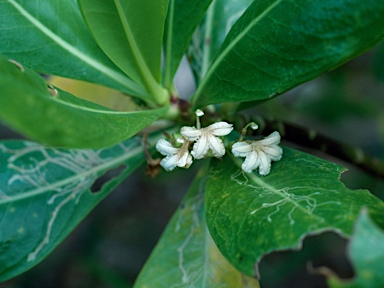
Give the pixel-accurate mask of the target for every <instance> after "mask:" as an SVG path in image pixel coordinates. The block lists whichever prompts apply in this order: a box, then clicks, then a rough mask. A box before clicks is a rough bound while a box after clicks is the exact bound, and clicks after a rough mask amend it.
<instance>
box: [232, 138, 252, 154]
mask: <svg viewBox="0 0 384 288" xmlns="http://www.w3.org/2000/svg"><path fill="white" fill-rule="evenodd" d="M251 151H252V145H251V144H249V143H247V142H245V141H242V142H236V143H235V144H233V145H232V154H233V155H235V157H246V156H247V154H248V153H250V152H251Z"/></svg>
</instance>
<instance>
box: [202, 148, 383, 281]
mask: <svg viewBox="0 0 384 288" xmlns="http://www.w3.org/2000/svg"><path fill="white" fill-rule="evenodd" d="M213 164H214V165H213V166H212V167H211V169H210V173H209V176H208V178H207V192H206V193H207V194H206V210H207V216H206V217H207V224H208V228H209V230H210V232H211V235H212V238H213V239H214V240H215V242H216V244H217V246H218V247H219V249H220V251H221V252H222V253H223V255H224V256H225V257H226V258H227V259H229V261H230V262H231V263H232V264H233V265H234V266H235V267H236V268H238V269H239V270H240V271H243V272H244V273H246V274H247V275H255V273H256V274H257V264H258V263H259V261H260V260H261V258H262V256H263V255H265V254H266V253H270V252H272V251H276V250H284V249H293V248H298V247H300V246H301V241H302V240H303V238H304V237H305V236H306V235H308V234H312V235H313V234H315V233H320V232H323V231H335V232H338V233H341V234H343V235H350V234H351V232H352V227H353V224H354V221H355V219H356V218H357V215H358V213H359V211H360V208H361V207H362V206H366V207H367V208H368V209H369V210H370V212H371V214H372V215H374V217H375V219H378V221H380V222H381V223H383V221H384V217H383V216H384V204H383V202H382V201H381V200H379V199H377V198H376V197H374V196H373V195H372V194H370V193H369V192H368V191H365V190H354V191H352V190H349V189H347V188H346V187H345V186H344V185H343V184H342V183H341V182H339V177H340V173H341V172H342V171H343V170H344V169H343V168H342V167H341V166H339V165H336V164H333V163H330V162H327V161H325V160H321V159H318V158H316V157H314V156H311V155H308V154H305V153H302V152H299V151H295V150H293V149H288V148H285V149H284V155H283V158H282V160H280V161H279V162H276V163H273V166H272V171H271V173H270V174H269V175H268V176H265V177H261V176H259V175H258V174H256V173H249V174H248V173H244V172H242V170H241V169H240V168H239V167H240V166H241V160H239V159H238V158H234V157H233V156H232V155H231V156H227V157H225V158H224V160H223V161H215V162H214V163H213ZM255 264H256V271H255Z"/></svg>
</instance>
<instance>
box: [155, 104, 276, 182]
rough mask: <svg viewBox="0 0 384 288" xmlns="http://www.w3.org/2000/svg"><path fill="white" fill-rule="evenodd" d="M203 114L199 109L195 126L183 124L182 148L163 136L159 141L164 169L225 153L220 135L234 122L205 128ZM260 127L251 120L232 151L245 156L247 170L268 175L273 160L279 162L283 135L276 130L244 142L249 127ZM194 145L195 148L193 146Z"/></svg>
mask: <svg viewBox="0 0 384 288" xmlns="http://www.w3.org/2000/svg"><path fill="white" fill-rule="evenodd" d="M203 115H204V113H203V112H202V111H201V110H197V111H196V116H197V117H196V127H187V126H186V127H182V128H181V130H180V134H181V137H180V138H178V139H177V142H178V143H179V144H181V146H180V147H178V148H177V147H174V146H173V145H172V144H171V143H170V142H168V141H167V140H164V139H160V140H159V141H158V142H157V144H156V149H157V150H158V151H159V152H160V153H161V154H162V155H164V156H166V157H165V158H164V159H163V160H161V162H160V165H161V166H163V167H164V169H165V170H167V171H171V170H173V169H175V168H176V167H181V168H189V166H191V165H192V162H193V160H192V156H193V158H194V159H202V158H204V157H206V156H214V157H216V158H221V157H222V156H224V154H225V147H224V144H223V141H222V140H221V139H220V138H219V137H221V136H226V135H228V134H229V133H231V131H232V130H233V125H232V124H229V123H227V122H216V123H213V124H211V125H209V126H207V127H204V128H202V127H201V124H200V118H199V117H201V116H203ZM249 126H250V127H251V128H252V129H254V130H255V129H257V128H258V126H257V125H256V124H255V123H253V122H252V123H250V124H248V125H247V126H246V127H244V129H243V130H242V136H241V138H240V141H239V142H236V143H235V144H233V146H232V154H233V155H234V156H235V157H245V161H244V162H243V164H242V166H241V168H242V170H243V171H244V172H247V173H251V172H252V171H253V170H256V169H258V171H259V174H260V175H267V174H269V172H270V171H271V162H272V161H279V160H280V159H281V157H282V154H283V150H282V149H281V147H279V146H278V145H279V143H280V134H279V132H277V131H275V132H273V133H272V134H270V135H269V136H267V137H265V138H264V139H262V140H254V141H250V140H247V141H244V136H245V134H246V131H247V128H248V127H249ZM192 144H193V147H192V151H191V152H190V146H191V145H192Z"/></svg>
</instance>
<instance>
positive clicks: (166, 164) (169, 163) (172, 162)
mask: <svg viewBox="0 0 384 288" xmlns="http://www.w3.org/2000/svg"><path fill="white" fill-rule="evenodd" d="M178 160H179V155H177V154H175V155H168V156H167V157H165V158H164V159H163V160H161V161H160V165H161V166H163V168H164V169H165V170H167V171H172V170H173V169H175V167H176V164H177V162H178Z"/></svg>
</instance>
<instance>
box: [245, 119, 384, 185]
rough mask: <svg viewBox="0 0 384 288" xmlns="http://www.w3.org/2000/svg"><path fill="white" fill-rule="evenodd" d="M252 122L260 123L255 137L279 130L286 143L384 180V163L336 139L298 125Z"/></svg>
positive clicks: (272, 120) (276, 122)
mask: <svg viewBox="0 0 384 288" xmlns="http://www.w3.org/2000/svg"><path fill="white" fill-rule="evenodd" d="M247 120H248V119H247ZM252 120H254V121H255V122H256V123H258V124H259V125H258V126H259V127H260V129H259V130H258V131H255V132H254V135H256V134H270V133H272V132H273V131H276V130H277V131H278V132H279V133H280V134H281V136H282V138H283V140H284V141H289V142H291V143H293V144H296V145H299V146H302V147H305V148H309V149H315V150H318V151H321V152H323V153H325V154H327V155H330V156H333V157H336V158H338V159H340V160H343V161H345V162H347V163H350V164H353V165H354V166H356V167H358V168H360V169H362V170H364V171H365V172H366V173H368V174H370V175H373V176H376V177H380V178H384V162H383V161H381V160H379V159H377V158H374V157H372V156H371V155H368V154H367V153H365V152H364V151H363V150H361V149H360V148H357V147H353V146H350V145H348V144H346V143H342V142H339V141H336V140H335V139H332V138H329V137H327V136H324V135H321V134H319V133H317V132H316V131H314V130H313V129H309V128H306V127H302V126H299V125H296V124H292V123H287V122H283V121H280V120H275V119H264V118H261V117H260V118H259V119H252ZM246 122H248V121H246Z"/></svg>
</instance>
